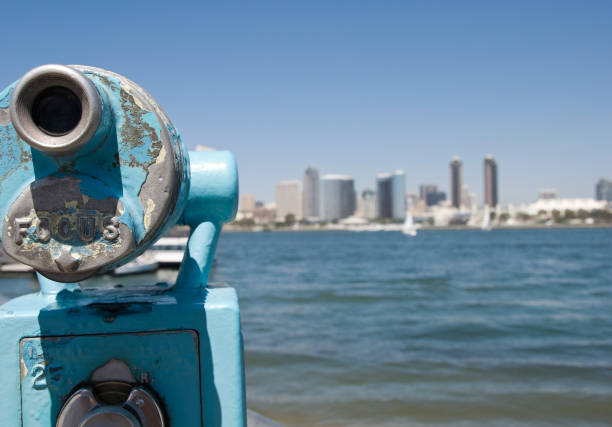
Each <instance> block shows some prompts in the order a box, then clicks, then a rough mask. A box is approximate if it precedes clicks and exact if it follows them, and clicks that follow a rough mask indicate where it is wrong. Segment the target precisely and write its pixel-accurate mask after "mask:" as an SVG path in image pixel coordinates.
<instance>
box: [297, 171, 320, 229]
mask: <svg viewBox="0 0 612 427" xmlns="http://www.w3.org/2000/svg"><path fill="white" fill-rule="evenodd" d="M319 188H320V184H319V170H318V169H317V168H315V167H314V166H308V169H306V172H304V191H303V193H302V194H303V201H302V206H303V208H304V218H306V219H310V220H317V219H319V216H320V215H321V213H320V212H321V211H320V208H319V204H320V200H321V195H320V192H319Z"/></svg>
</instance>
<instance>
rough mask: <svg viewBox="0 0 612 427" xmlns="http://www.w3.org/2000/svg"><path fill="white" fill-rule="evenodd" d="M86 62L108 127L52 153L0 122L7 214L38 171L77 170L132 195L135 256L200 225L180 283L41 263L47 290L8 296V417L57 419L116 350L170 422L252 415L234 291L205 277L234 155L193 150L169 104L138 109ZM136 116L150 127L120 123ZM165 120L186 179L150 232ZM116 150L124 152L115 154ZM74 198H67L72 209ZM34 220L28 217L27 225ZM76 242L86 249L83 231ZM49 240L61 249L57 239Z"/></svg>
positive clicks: (0, 202)
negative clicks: (78, 272) (82, 276)
mask: <svg viewBox="0 0 612 427" xmlns="http://www.w3.org/2000/svg"><path fill="white" fill-rule="evenodd" d="M84 72H85V73H86V74H87V75H88V77H89V78H90V79H91V80H92V81H93V82H94V84H95V85H96V88H97V89H98V91H99V93H100V95H101V96H102V99H103V100H104V110H103V115H102V116H103V117H102V121H101V124H100V128H99V129H98V131H97V132H96V134H95V135H94V137H93V138H92V139H91V141H89V142H88V143H87V144H86V145H85V147H84V148H83V149H82V150H80V151H79V152H78V153H75V154H73V155H71V156H64V157H60V158H54V157H51V156H48V155H46V154H44V153H42V152H39V151H37V150H35V149H32V148H30V146H29V145H27V144H25V142H24V141H22V140H21V139H20V138H19V137H18V136H17V135H16V133H15V131H14V129H13V127H12V125H10V124H9V125H7V126H0V141H2V144H0V215H5V214H6V211H7V208H8V207H9V206H10V205H11V204H12V203H13V202H14V201H15V199H16V198H17V197H18V195H19V194H20V193H21V192H22V191H23V189H24V188H25V187H26V186H27V185H28V184H30V183H31V182H33V181H34V180H35V179H41V178H43V177H46V176H57V177H63V176H70V177H77V178H78V179H79V184H78V186H79V188H80V190H81V192H82V193H83V194H85V195H86V196H87V197H89V198H93V199H104V198H106V197H115V198H117V199H118V200H120V201H121V203H123V205H124V206H125V208H126V209H125V212H124V214H123V215H122V216H121V220H122V221H125V224H127V225H128V226H129V227H130V229H132V230H134V231H135V234H136V236H137V239H139V241H140V242H141V244H142V245H141V247H140V248H137V250H135V251H134V253H133V254H132V257H134V256H136V255H137V254H138V252H140V251H141V250H144V249H146V248H147V247H148V246H150V245H151V244H152V243H153V242H154V240H155V239H156V238H157V237H158V236H159V235H161V234H162V233H164V232H165V231H166V230H167V229H168V228H169V227H170V226H172V225H173V224H175V223H176V222H181V223H184V224H188V225H190V226H191V230H192V232H191V235H190V238H189V242H188V245H187V246H188V250H187V252H186V254H185V257H184V260H183V263H182V265H181V268H180V272H179V277H178V279H177V283H176V284H175V285H174V286H171V285H169V284H152V283H143V284H142V287H139V288H138V289H131V290H130V289H121V290H118V289H112V290H87V287H86V286H85V287H84V288H83V289H81V287H80V286H79V284H76V283H58V282H55V281H53V280H50V279H48V278H45V277H43V276H41V275H38V279H39V283H40V286H41V292H40V293H37V294H30V295H25V296H22V297H19V298H16V299H13V300H11V301H9V302H7V303H6V304H4V305H3V306H0V378H2V381H1V382H0V395H2V399H0V426H26V427H30V426H36V427H40V426H54V425H55V420H56V417H57V414H58V412H59V410H60V408H61V405H62V404H63V402H64V401H65V399H66V398H67V397H68V396H69V394H70V392H71V391H72V390H74V388H75V387H76V386H78V385H79V384H82V383H84V382H86V381H87V379H88V376H89V375H90V373H91V372H92V371H93V370H94V369H96V368H98V367H99V366H101V365H103V364H104V363H106V362H107V361H108V360H110V359H112V358H119V359H121V360H124V361H126V362H127V363H128V365H129V366H130V368H131V369H132V371H133V374H134V375H135V376H136V378H137V379H139V380H141V381H142V382H143V383H146V384H147V386H148V387H150V388H151V389H153V390H154V391H155V393H156V394H157V396H158V397H159V398H160V400H161V401H162V404H163V406H164V408H165V410H166V412H167V417H168V421H169V424H170V425H175V426H196V425H198V426H199V425H206V426H238V427H240V426H244V425H245V424H246V396H245V381H244V360H243V348H242V335H241V329H240V312H239V308H238V301H237V297H236V292H235V291H234V290H233V289H232V288H229V287H223V286H211V285H209V284H208V283H207V279H208V273H209V272H210V268H211V265H212V260H213V259H214V252H215V248H216V243H217V241H218V237H219V233H220V230H221V227H222V224H223V223H225V222H227V221H229V220H231V219H233V217H234V215H235V212H236V207H237V200H238V173H237V167H236V162H235V159H234V157H233V155H232V154H231V153H229V152H215V151H211V152H202V153H191V154H190V156H188V155H187V153H186V152H185V151H184V147H183V146H182V143H181V140H180V136H179V133H178V132H177V131H176V130H175V129H174V127H173V126H172V125H171V123H170V121H169V120H168V119H167V117H165V114H164V113H163V111H161V110H157V109H156V108H157V107H155V106H154V109H155V111H153V110H151V111H144V112H143V111H140V112H139V113H138V114H139V117H138V118H137V117H135V116H134V114H136V113H134V111H135V110H133V108H136V106H135V105H133V104H131V103H132V101H130V98H129V96H126V93H125V91H124V88H123V87H122V85H123V84H124V83H125V81H122V80H121V79H120V78H119V77H118V76H116V75H114V74H112V73H108V72H104V71H102V70H97V69H90V70H85V71H84ZM12 87H13V86H11V87H9V88H8V89H7V90H5V91H4V92H2V93H1V94H0V107H1V106H2V105H6V106H8V100H9V99H10V95H11V91H12ZM126 103H127V104H131V105H126ZM138 108H140V107H138ZM158 117H159V118H160V119H159V120H158ZM130 120H138V126H140V127H143V128H146V129H147V131H146V132H145V134H143V135H144V136H142V138H140V139H138V140H137V141H134V139H133V138H124V136H125V135H122V130H123V129H125V127H126V123H128V122H130ZM161 132H165V133H166V135H168V136H169V137H170V138H171V140H172V141H173V144H174V146H175V148H176V150H177V153H176V155H175V157H174V161H175V162H176V164H177V166H182V168H181V167H178V168H177V170H178V171H180V176H179V177H178V178H179V181H180V187H179V190H178V194H177V195H176V199H175V206H174V207H173V208H172V209H171V210H170V211H168V212H167V214H166V215H167V216H166V218H165V220H166V221H165V224H164V225H163V226H162V227H161V228H160V230H159V231H158V232H157V233H156V234H155V235H154V236H150V237H147V239H146V241H145V237H144V236H145V234H146V230H145V224H144V209H143V206H141V202H140V201H139V199H138V195H139V193H140V192H141V189H142V186H143V182H144V180H145V179H146V178H147V175H146V170H145V169H147V166H146V165H147V164H148V162H150V161H151V159H152V158H153V157H154V153H151V152H150V149H151V146H152V145H154V143H153V141H154V139H155V135H157V137H159V135H160V134H161ZM132 136H133V135H132ZM113 150H114V151H113ZM114 152H116V154H117V158H111V159H109V157H113V156H110V154H112V153H114ZM181 153H182V154H181ZM190 157H191V160H190ZM113 161H114V162H116V163H117V162H118V167H117V166H113ZM143 165H145V166H144V168H143ZM177 173H179V172H177ZM190 177H191V182H190ZM75 209H77V208H75V207H74V206H66V208H65V212H66V213H75V212H76V210H75ZM79 209H80V208H79ZM185 209H186V210H185ZM1 226H2V221H0V227H1ZM0 231H1V229H0ZM34 231H35V230H34V228H33V227H30V229H29V233H34ZM69 243H74V244H75V248H76V250H77V252H78V251H80V252H79V253H81V254H83V255H87V254H88V253H87V251H88V250H87V249H86V248H85V247H83V246H78V245H76V243H77V242H76V241H75V242H69ZM44 248H45V249H46V250H47V251H48V252H54V251H55V252H57V250H58V247H57V245H53V244H51V243H49V244H45V246H44ZM56 255H58V254H57V253H56ZM110 267H111V268H112V266H110Z"/></svg>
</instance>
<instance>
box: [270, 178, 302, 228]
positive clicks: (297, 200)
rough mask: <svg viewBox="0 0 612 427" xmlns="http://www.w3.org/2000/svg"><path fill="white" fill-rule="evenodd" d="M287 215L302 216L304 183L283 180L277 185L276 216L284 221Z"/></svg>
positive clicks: (297, 217)
mask: <svg viewBox="0 0 612 427" xmlns="http://www.w3.org/2000/svg"><path fill="white" fill-rule="evenodd" d="M287 215H293V216H294V217H295V218H296V219H301V218H302V183H301V182H300V181H283V182H281V183H280V184H278V185H277V186H276V218H277V219H279V220H281V221H284V220H285V219H286V217H287Z"/></svg>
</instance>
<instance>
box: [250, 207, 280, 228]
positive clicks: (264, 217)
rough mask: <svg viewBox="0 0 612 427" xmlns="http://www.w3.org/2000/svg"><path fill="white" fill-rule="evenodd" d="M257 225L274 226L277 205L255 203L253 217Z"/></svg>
mask: <svg viewBox="0 0 612 427" xmlns="http://www.w3.org/2000/svg"><path fill="white" fill-rule="evenodd" d="M253 219H254V220H255V224H257V225H272V224H274V222H275V221H276V203H274V202H271V203H266V204H264V203H263V202H255V213H254V215H253Z"/></svg>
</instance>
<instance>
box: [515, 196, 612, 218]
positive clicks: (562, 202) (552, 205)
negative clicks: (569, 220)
mask: <svg viewBox="0 0 612 427" xmlns="http://www.w3.org/2000/svg"><path fill="white" fill-rule="evenodd" d="M606 205H607V202H606V201H604V200H595V199H586V198H583V199H557V198H540V199H539V200H537V201H535V202H534V203H531V204H528V205H527V206H525V207H522V209H521V211H523V212H525V213H527V214H528V215H532V216H535V215H538V214H539V213H540V212H545V213H546V214H547V215H552V213H553V212H555V211H557V212H560V213H561V214H564V213H565V212H567V211H572V212H575V213H576V212H579V211H585V212H592V211H595V210H603V209H606Z"/></svg>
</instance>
